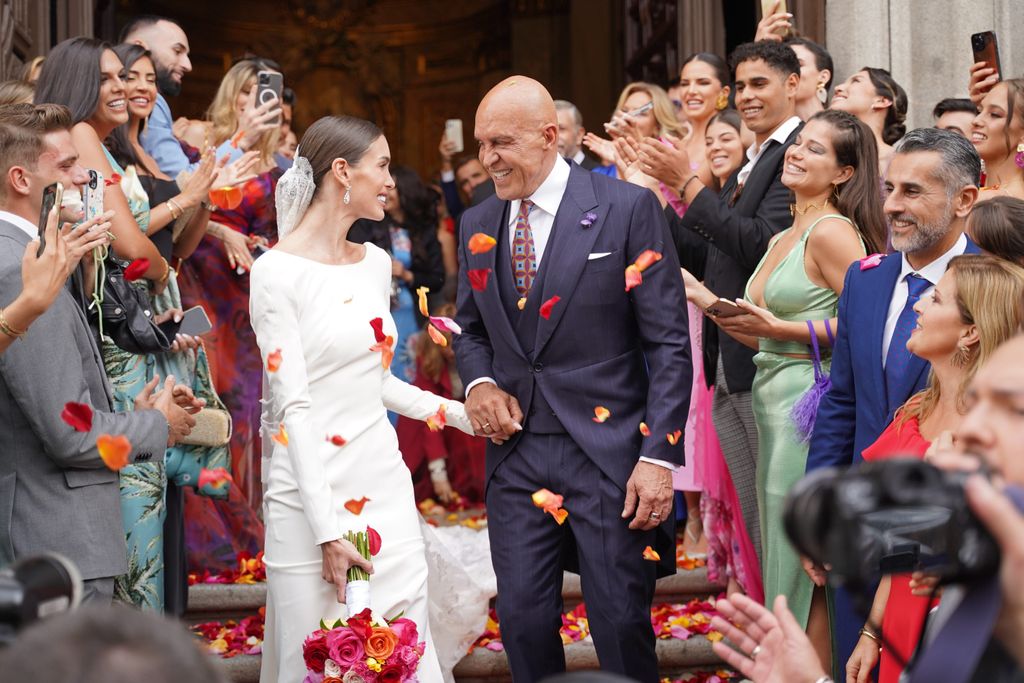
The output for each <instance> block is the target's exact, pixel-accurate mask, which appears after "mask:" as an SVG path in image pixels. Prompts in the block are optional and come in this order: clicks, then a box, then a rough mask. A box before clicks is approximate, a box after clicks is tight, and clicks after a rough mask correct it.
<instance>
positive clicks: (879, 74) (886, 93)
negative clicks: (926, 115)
mask: <svg viewBox="0 0 1024 683" xmlns="http://www.w3.org/2000/svg"><path fill="white" fill-rule="evenodd" d="M829 109H835V110H838V111H845V112H849V113H850V114H853V115H854V116H856V117H857V118H858V119H860V120H861V121H863V122H864V123H865V124H867V126H868V128H870V129H871V130H872V132H874V134H875V144H876V146H877V147H878V168H879V170H880V171H882V172H883V173H884V172H885V169H886V167H888V165H889V158H890V157H891V156H892V146H893V145H895V144H896V142H897V141H898V140H899V139H900V138H902V137H903V134H904V133H906V132H907V127H906V125H904V121H905V120H906V118H907V93H906V92H904V90H903V88H901V87H900V84H899V83H897V82H896V81H895V80H894V79H893V77H892V76H891V75H890V74H889V72H888V71H886V70H885V69H875V68H872V67H869V66H866V67H864V68H863V69H861V70H860V71H858V72H857V73H855V74H853V75H852V76H850V77H849V78H847V79H846V81H845V82H843V83H842V84H840V85H837V86H836V91H835V93H834V94H833V95H832V104H831V105H830V106H829Z"/></svg>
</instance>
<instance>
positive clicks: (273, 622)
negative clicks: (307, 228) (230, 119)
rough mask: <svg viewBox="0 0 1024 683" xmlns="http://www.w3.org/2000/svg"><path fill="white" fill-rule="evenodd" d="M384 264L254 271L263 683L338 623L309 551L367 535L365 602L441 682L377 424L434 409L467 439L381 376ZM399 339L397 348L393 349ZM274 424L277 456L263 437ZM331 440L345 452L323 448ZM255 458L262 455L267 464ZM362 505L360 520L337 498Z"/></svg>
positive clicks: (283, 261)
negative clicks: (260, 389) (413, 636)
mask: <svg viewBox="0 0 1024 683" xmlns="http://www.w3.org/2000/svg"><path fill="white" fill-rule="evenodd" d="M390 290H391V257H390V256H389V255H388V254H387V253H386V252H385V251H383V250H382V249H380V248H378V247H375V246H373V245H372V244H367V245H366V255H365V257H364V258H363V260H361V261H359V262H357V263H352V264H345V265H329V264H324V263H320V262H318V261H313V260H311V259H307V258H303V257H301V256H296V255H294V254H289V253H287V252H283V251H280V250H271V251H270V252H268V253H266V254H264V255H263V256H261V257H260V258H259V259H258V260H257V261H256V262H255V264H254V265H253V268H252V274H251V295H250V304H249V306H250V313H251V316H252V325H253V329H254V330H255V332H256V339H257V342H258V343H259V347H260V353H261V355H262V357H263V360H264V363H266V360H267V357H268V356H269V355H270V354H271V353H274V352H275V351H277V350H278V349H280V352H281V364H280V368H279V369H278V370H277V371H276V372H272V373H271V372H266V373H265V386H266V387H268V388H269V391H267V390H266V389H265V391H264V398H263V400H264V412H263V415H264V425H263V442H264V444H266V445H268V446H269V447H270V457H269V458H265V459H264V470H263V480H264V487H265V495H264V510H263V512H264V520H265V522H266V546H265V554H264V559H265V561H266V565H267V615H266V633H265V639H264V643H263V665H262V671H261V673H260V681H261V683H300V682H301V681H302V679H303V678H304V677H305V675H306V667H305V664H304V663H303V659H302V643H303V640H304V639H305V638H306V637H307V636H308V635H309V634H310V633H312V632H313V631H314V630H316V629H317V628H318V627H319V623H320V620H321V619H338V618H344V617H345V616H346V615H347V612H346V608H345V607H344V606H343V605H341V604H339V603H338V602H337V598H336V591H335V587H334V586H333V585H331V584H329V583H327V582H326V581H324V579H323V578H322V576H321V565H322V555H321V552H320V548H319V546H318V544H320V543H323V542H325V541H329V540H333V539H337V538H340V537H341V536H342V535H343V534H344V533H345V532H346V531H361V530H363V529H365V528H366V526H367V525H369V526H372V527H373V528H374V529H376V530H377V531H378V532H380V535H381V539H382V547H381V551H380V553H379V554H378V555H377V556H376V557H374V558H373V566H374V573H373V576H372V577H371V579H370V591H371V603H372V608H373V612H374V615H375V616H376V617H378V618H382V617H393V616H395V615H397V614H398V613H399V612H404V616H406V617H408V618H409V619H412V620H413V621H415V622H416V624H417V626H418V627H419V632H420V638H421V640H426V642H427V648H426V653H425V655H424V657H423V659H422V660H420V666H419V670H418V672H417V675H418V678H419V680H420V681H423V682H424V683H435V682H440V681H441V679H442V676H441V671H440V668H439V666H438V659H437V654H436V652H435V649H434V646H433V642H432V639H431V636H430V628H429V624H428V598H427V561H426V556H425V551H424V542H423V536H422V534H421V532H420V526H419V519H420V518H419V512H418V510H417V508H416V502H415V498H414V495H413V487H412V478H411V476H410V474H409V470H408V468H407V467H406V465H405V462H404V461H403V460H402V456H401V453H400V452H399V450H398V439H397V437H396V435H395V430H394V428H393V427H392V426H391V423H390V422H389V421H388V418H387V412H386V411H387V410H393V411H395V412H397V413H399V414H401V415H406V416H408V417H410V418H413V419H419V420H423V419H426V418H427V417H429V416H430V415H433V414H434V413H436V412H437V410H438V408H439V407H440V405H441V404H442V403H443V404H445V405H446V411H447V420H448V423H449V424H451V425H452V426H455V427H457V428H459V429H462V430H463V431H467V432H470V433H472V427H471V425H470V424H469V420H468V419H467V418H466V414H465V410H464V408H463V406H462V404H461V403H458V402H455V401H448V400H445V399H442V398H440V397H438V396H435V395H434V394H431V393H429V392H426V391H423V390H421V389H418V388H416V387H414V386H411V385H409V384H406V383H405V382H403V381H402V380H400V379H398V378H397V377H394V376H393V375H392V374H391V373H390V372H389V371H387V370H385V369H384V368H383V367H382V364H381V354H380V353H379V352H376V351H370V347H371V346H373V345H374V344H375V343H376V340H375V338H374V330H373V328H372V327H371V325H370V320H371V319H373V318H381V319H382V320H383V322H384V333H385V334H389V335H392V336H396V337H397V333H396V331H395V323H394V321H393V320H392V318H391V314H390V301H391V299H390ZM397 343H399V340H397V339H396V345H397ZM282 424H283V426H284V428H285V432H286V433H287V435H288V445H287V446H283V445H281V444H279V443H277V442H275V441H273V440H271V438H270V437H271V436H272V435H274V434H277V433H278V429H279V427H280V426H281V425H282ZM335 435H337V436H340V437H342V438H344V439H345V440H346V443H345V444H344V445H343V446H336V445H334V444H333V443H332V442H331V440H330V438H331V437H332V436H335ZM266 452H267V449H266V448H265V453H266ZM363 497H366V498H368V499H369V501H368V502H367V503H366V505H365V507H364V508H363V510H362V513H361V514H360V515H358V516H357V515H354V514H352V513H351V512H349V511H348V510H346V509H345V507H344V504H345V502H346V501H348V500H352V499H354V500H360V499H362V498H363Z"/></svg>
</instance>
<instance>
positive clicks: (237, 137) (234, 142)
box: [231, 128, 245, 149]
mask: <svg viewBox="0 0 1024 683" xmlns="http://www.w3.org/2000/svg"><path fill="white" fill-rule="evenodd" d="M244 137H245V131H244V130H242V129H241V128H239V129H238V132H237V133H235V134H234V135H233V136H231V146H232V147H234V148H235V149H238V145H240V144H242V138H244Z"/></svg>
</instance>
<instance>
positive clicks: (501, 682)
mask: <svg viewBox="0 0 1024 683" xmlns="http://www.w3.org/2000/svg"><path fill="white" fill-rule="evenodd" d="M722 590H723V587H722V586H720V585H714V584H711V583H709V581H708V578H707V571H706V569H704V568H698V569H693V570H682V569H680V570H679V572H678V573H677V574H675V575H674V576H667V577H665V578H663V579H661V580H659V581H658V584H657V590H656V597H655V602H687V601H689V600H691V599H693V598H701V599H706V598H707V597H708V596H709V595H713V594H716V593H718V592H720V591H722ZM562 596H563V598H564V600H565V606H566V609H570V608H571V607H573V606H574V605H576V604H579V602H580V601H581V600H582V597H583V596H582V592H581V590H580V580H579V577H578V576H576V575H574V574H566V575H565V579H564V581H563V583H562ZM265 600H266V586H265V585H264V584H255V585H236V584H229V585H223V584H213V585H196V586H192V587H191V588H190V589H189V609H188V613H187V614H186V617H185V618H186V621H187V622H188V623H189V624H196V623H201V622H205V621H212V620H225V619H241V618H243V617H245V616H249V615H252V614H254V613H255V612H256V611H257V610H258V609H259V608H260V607H262V606H263V604H264V602H265ZM657 651H658V661H659V663H660V669H661V674H662V676H669V677H673V678H677V677H679V676H680V675H682V674H685V673H689V672H694V671H699V670H705V671H706V670H709V669H717V668H721V667H722V661H721V660H720V659H719V658H718V657H717V656H716V655H715V654H714V653H713V652H712V650H711V643H710V642H709V641H708V640H707V639H706V638H704V637H702V636H694V637H692V638H690V639H688V640H677V639H669V640H659V641H657ZM565 655H566V666H567V668H568V669H569V670H570V671H578V670H587V669H598V668H599V666H598V661H597V653H596V652H595V650H594V646H593V643H592V641H591V640H590V639H589V638H587V639H585V640H583V641H580V642H577V643H571V644H569V645H567V646H566V648H565ZM217 661H218V666H219V667H220V668H221V670H222V672H223V673H224V675H225V677H226V678H227V679H228V680H230V681H233V682H235V683H256V681H258V680H259V669H260V658H259V656H258V655H240V656H236V657H232V658H229V659H220V658H218V660H217ZM455 678H456V680H458V681H459V682H460V683H505V682H507V681H511V677H510V676H509V671H508V665H507V663H506V660H505V653H503V652H494V651H491V650H488V649H485V648H480V647H478V648H475V649H474V650H473V652H471V653H470V654H469V655H467V656H466V657H465V658H464V659H463V660H462V661H461V662H459V664H458V665H457V666H456V667H455Z"/></svg>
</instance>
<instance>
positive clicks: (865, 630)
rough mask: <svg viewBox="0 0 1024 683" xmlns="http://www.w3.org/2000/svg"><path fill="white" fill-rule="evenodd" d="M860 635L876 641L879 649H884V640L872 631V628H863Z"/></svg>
mask: <svg viewBox="0 0 1024 683" xmlns="http://www.w3.org/2000/svg"><path fill="white" fill-rule="evenodd" d="M860 635H862V636H867V637H868V638H870V639H871V640H873V641H875V644H876V645H878V649H879V650H881V649H882V641H881V639H880V638H879V637H878V636H877V635H875V634H874V633H872V632H871V629H869V628H868V627H867V626H865V627H863V628H861V630H860Z"/></svg>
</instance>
